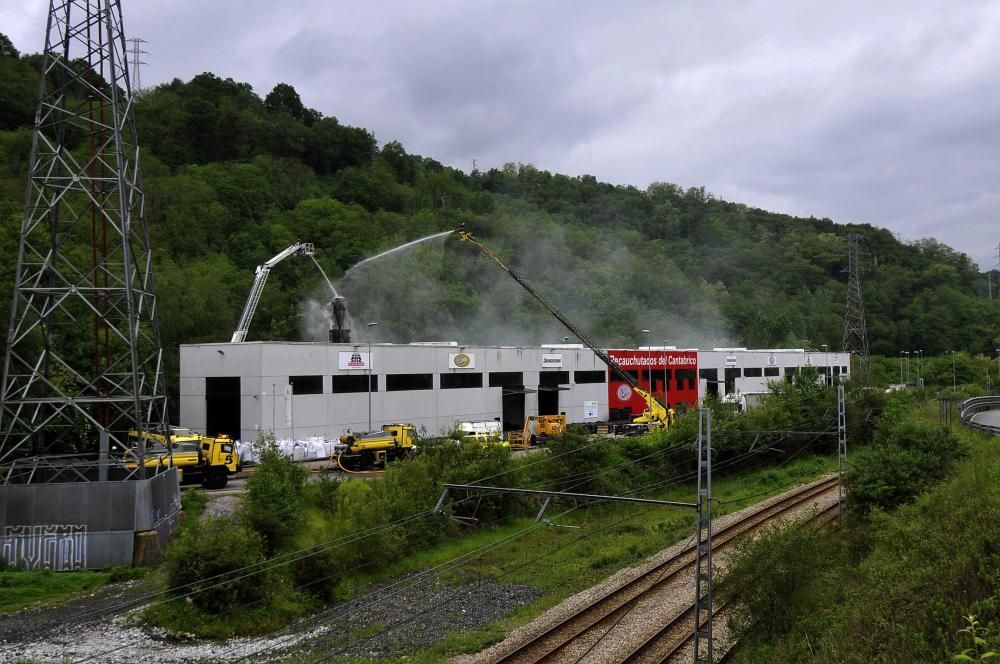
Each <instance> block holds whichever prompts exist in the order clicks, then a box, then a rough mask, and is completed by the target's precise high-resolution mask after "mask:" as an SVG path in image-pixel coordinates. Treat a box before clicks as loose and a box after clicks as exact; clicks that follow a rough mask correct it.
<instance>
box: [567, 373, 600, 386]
mask: <svg viewBox="0 0 1000 664" xmlns="http://www.w3.org/2000/svg"><path fill="white" fill-rule="evenodd" d="M607 375H608V374H607V372H606V371H574V372H573V382H575V383H576V384H577V385H583V384H585V383H603V382H605V379H606V377H607Z"/></svg>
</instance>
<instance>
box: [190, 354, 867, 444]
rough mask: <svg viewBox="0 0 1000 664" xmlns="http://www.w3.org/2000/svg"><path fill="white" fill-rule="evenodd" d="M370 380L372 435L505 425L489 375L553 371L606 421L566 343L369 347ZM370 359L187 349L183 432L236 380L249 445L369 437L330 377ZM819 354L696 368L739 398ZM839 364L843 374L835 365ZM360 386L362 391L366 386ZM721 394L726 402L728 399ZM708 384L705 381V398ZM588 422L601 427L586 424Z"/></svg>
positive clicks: (535, 375)
mask: <svg viewBox="0 0 1000 664" xmlns="http://www.w3.org/2000/svg"><path fill="white" fill-rule="evenodd" d="M370 350H371V356H370V357H371V373H372V375H373V376H376V377H377V379H378V388H377V390H376V391H374V392H372V394H371V395H370V398H371V422H372V427H373V428H378V427H379V426H380V425H382V424H388V423H393V422H402V423H411V424H414V425H415V426H417V427H418V428H420V427H424V428H425V429H426V430H427V433H429V434H431V435H435V434H440V433H444V432H446V431H448V430H450V429H451V428H452V427H453V426H454V425H455V424H456V423H457V422H460V421H484V420H485V421H489V420H493V419H495V418H499V417H500V416H501V409H502V395H503V389H502V388H500V387H489V374H490V373H491V372H500V371H515V372H522V373H523V377H524V382H523V384H524V386H525V387H526V388H527V389H529V390H537V389H538V385H539V382H540V377H541V375H542V374H543V373H545V372H547V371H568V372H569V374H570V383H569V384H567V385H565V386H564V387H568V388H569V389H567V390H564V391H559V410H560V411H563V412H565V413H566V414H567V418H568V420H569V422H570V423H577V422H584V421H585V417H584V403H585V402H587V401H596V402H597V403H598V415H597V418H596V419H602V420H603V419H607V418H608V388H607V383H586V384H579V385H578V384H575V383H574V382H573V377H574V372H575V371H603V372H606V367H605V365H604V364H603V363H602V362H601V361H600V360H599V359H598V358H597V356H595V355H594V353H592V352H591V351H590V350H587V349H585V348H583V347H582V346H578V345H572V344H567V345H563V346H554V347H495V346H490V347H484V346H446V345H439V346H429V345H392V344H375V345H373V346H371V349H370ZM355 352H356V353H358V354H360V355H362V356H367V353H368V352H369V346H368V345H367V344H328V343H278V342H249V343H242V344H230V343H219V344H191V345H184V346H181V380H180V386H181V394H180V424H181V426H185V427H190V428H192V429H194V430H196V431H205V429H206V409H205V379H206V378H207V377H225V376H239V377H240V397H239V401H240V432H239V437H240V438H241V439H242V440H253V439H254V438H256V436H257V435H258V432H259V431H262V430H263V431H267V430H273V431H274V432H275V435H276V436H277V437H278V438H306V437H309V436H322V437H326V438H336V437H339V436H340V435H341V434H342V433H344V432H346V431H349V430H350V431H365V430H368V428H369V427H368V412H369V395H368V394H367V393H365V392H360V393H340V394H333V393H332V391H331V385H332V378H331V377H332V376H334V375H354V376H358V377H359V379H361V380H362V381H363V379H364V377H365V376H366V375H367V373H368V369H366V368H359V369H341V368H340V363H339V358H340V353H355ZM455 353H465V354H466V355H468V356H469V357H470V358H473V359H474V366H470V367H468V368H465V369H458V368H454V367H453V366H452V365H451V364H450V363H449V357H450V355H452V354H455ZM543 355H559V356H560V363H561V366H560V367H552V368H543V367H542V357H543ZM823 356H824V354H823V353H809V352H806V351H803V350H800V349H774V350H746V349H716V350H713V351H698V368H699V370H700V369H706V368H715V369H717V370H718V373H719V379H720V380H721V379H723V378H724V375H725V369H726V367H737V368H740V369H741V376H740V378H737V379H736V382H735V388H736V389H738V390H739V391H740V392H743V393H752V392H763V391H766V390H767V381H768V380H775V379H777V380H783V379H784V375H785V368H786V367H798V366H804V365H810V364H812V365H814V366H815V365H817V364H821V363H822V362H823V361H825V359H826V358H825V357H823ZM826 357H828V358H829V361H830V363H831V364H833V363H839V365H849V362H848V357H847V356H845V355H844V354H839V355H838V354H836V353H829V354H827V355H826ZM839 365H838V366H839ZM747 367H756V368H761V369H763V368H764V367H776V368H777V369H778V371H779V375H778V376H776V377H773V378H768V377H763V376H762V377H760V378H756V377H744V376H743V375H742V374H743V370H745V369H746V368H747ZM413 373H421V374H431V375H432V376H433V389H429V390H409V391H395V392H389V391H386V375H387V374H413ZM449 373H479V374H482V376H483V387H481V388H461V389H441V376H442V375H446V374H449ZM317 375H318V376H321V377H322V393H321V394H294V395H291V394H289V385H290V383H289V377H291V376H317ZM362 384H363V383H362ZM722 388H723V386H720V390H719V392H720V394H722V393H724V390H723V389H722ZM705 394H706V381H705V380H704V379H700V380H699V395H702V396H704V395H705ZM537 413H538V394H537V393H529V394H526V395H525V415H534V414H537ZM590 419H591V420H593V419H595V418H590Z"/></svg>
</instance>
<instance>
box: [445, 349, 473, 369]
mask: <svg viewBox="0 0 1000 664" xmlns="http://www.w3.org/2000/svg"><path fill="white" fill-rule="evenodd" d="M448 368H449V369H475V368H476V354H475V353H448Z"/></svg>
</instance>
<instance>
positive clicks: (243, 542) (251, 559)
mask: <svg viewBox="0 0 1000 664" xmlns="http://www.w3.org/2000/svg"><path fill="white" fill-rule="evenodd" d="M265 559H266V558H265V556H264V543H263V540H262V538H261V536H260V535H259V534H257V533H255V532H254V531H252V530H250V529H249V528H247V527H246V526H243V525H241V524H239V523H238V522H235V521H233V520H230V519H205V520H204V521H202V522H201V523H197V524H193V525H190V526H187V527H185V528H182V529H180V530H179V531H178V532H177V534H175V536H174V538H173V539H172V540H171V542H170V545H169V546H168V547H167V552H166V556H165V557H164V570H165V572H166V576H167V585H168V587H169V588H171V589H176V590H177V591H178V592H180V593H184V594H187V593H193V594H191V596H190V599H191V602H192V603H193V604H194V605H195V606H196V607H197V608H198V609H200V610H202V611H205V612H207V613H212V614H218V613H222V612H225V611H227V610H229V609H230V608H232V607H233V606H236V605H245V604H250V603H254V602H258V601H260V600H262V599H263V598H264V597H265V596H266V590H265V588H267V582H266V575H265V574H261V573H258V574H251V575H249V576H247V572H246V571H242V572H239V571H237V570H242V569H243V568H246V567H249V566H251V565H257V564H259V563H263V562H264V561H265ZM240 577H242V578H240ZM188 584H193V585H191V586H190V587H188Z"/></svg>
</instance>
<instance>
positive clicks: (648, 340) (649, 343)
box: [643, 330, 653, 426]
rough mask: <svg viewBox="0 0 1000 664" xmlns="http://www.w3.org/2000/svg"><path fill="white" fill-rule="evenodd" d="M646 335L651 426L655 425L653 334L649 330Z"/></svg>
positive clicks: (647, 404)
mask: <svg viewBox="0 0 1000 664" xmlns="http://www.w3.org/2000/svg"><path fill="white" fill-rule="evenodd" d="M643 332H644V333H645V335H646V352H647V353H649V364H648V365H646V377H647V378H648V379H649V400H648V401H647V402H646V408H648V409H649V425H650V426H652V424H653V342H652V339H653V337H652V333H651V332H650V331H649V330H643Z"/></svg>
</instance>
